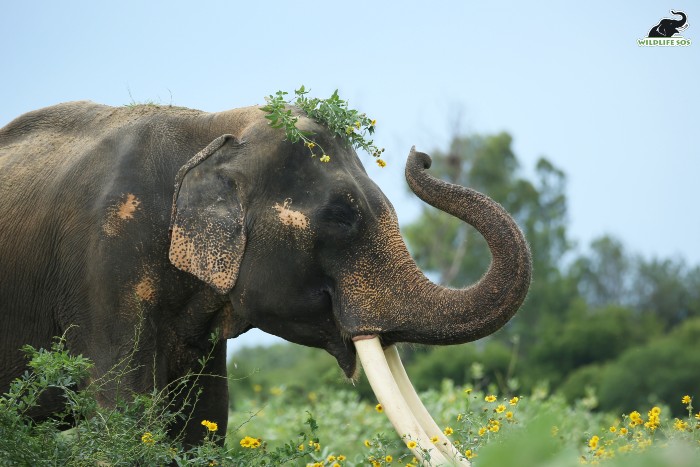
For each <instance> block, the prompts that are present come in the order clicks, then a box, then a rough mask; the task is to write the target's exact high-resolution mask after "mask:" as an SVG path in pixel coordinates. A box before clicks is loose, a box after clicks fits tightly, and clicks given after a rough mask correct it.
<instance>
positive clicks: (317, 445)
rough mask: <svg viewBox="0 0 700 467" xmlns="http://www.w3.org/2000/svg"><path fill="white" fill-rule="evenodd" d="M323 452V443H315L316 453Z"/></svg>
mask: <svg viewBox="0 0 700 467" xmlns="http://www.w3.org/2000/svg"><path fill="white" fill-rule="evenodd" d="M320 450H321V443H314V451H317V452H318V451H320Z"/></svg>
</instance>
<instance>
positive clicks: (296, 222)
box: [272, 198, 309, 230]
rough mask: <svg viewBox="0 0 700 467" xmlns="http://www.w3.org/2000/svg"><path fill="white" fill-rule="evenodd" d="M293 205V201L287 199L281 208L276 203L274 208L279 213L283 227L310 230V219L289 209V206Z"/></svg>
mask: <svg viewBox="0 0 700 467" xmlns="http://www.w3.org/2000/svg"><path fill="white" fill-rule="evenodd" d="M291 205H292V200H291V199H289V198H287V199H285V200H284V203H283V204H282V205H281V206H280V205H279V204H277V203H275V205H274V206H273V207H272V208H273V209H275V210H276V211H277V214H278V216H279V219H280V222H281V223H282V224H283V225H288V226H291V227H294V228H297V229H303V230H306V229H308V228H309V218H308V217H306V216H305V215H304V214H302V213H301V212H299V211H292V210H291V209H289V206H291Z"/></svg>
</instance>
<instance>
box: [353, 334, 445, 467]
mask: <svg viewBox="0 0 700 467" xmlns="http://www.w3.org/2000/svg"><path fill="white" fill-rule="evenodd" d="M353 343H354V344H355V348H356V349H357V355H358V356H359V357H360V361H361V362H362V367H363V368H364V370H365V374H366V375H367V380H368V381H369V384H370V386H371V387H372V391H374V395H375V396H376V397H377V400H378V401H379V403H380V404H382V406H383V407H384V411H385V412H386V415H387V417H388V418H389V421H390V422H391V424H392V425H393V426H394V429H395V430H396V432H397V433H398V434H399V436H401V437H402V439H404V440H406V441H408V440H412V441H415V442H416V443H417V446H416V447H415V448H413V449H411V452H413V455H415V456H416V458H417V459H419V461H420V462H421V463H422V464H423V465H430V466H439V465H449V464H450V462H449V461H448V460H447V459H445V457H444V456H443V455H442V453H441V452H440V451H439V450H438V449H431V448H432V443H431V442H430V437H429V436H428V435H427V434H426V433H425V430H423V428H422V427H421V425H420V423H418V421H417V420H416V417H415V416H414V415H413V413H411V410H410V408H409V407H408V403H407V402H406V401H405V400H404V398H403V396H402V394H401V391H400V390H399V387H398V385H397V384H396V381H394V378H393V376H392V374H391V371H390V370H389V365H388V364H387V361H386V357H385V356H384V352H383V351H382V345H381V344H380V342H379V338H378V337H374V338H371V339H363V340H355V341H354V342H353ZM423 449H429V453H430V454H429V460H428V458H426V453H425V451H423Z"/></svg>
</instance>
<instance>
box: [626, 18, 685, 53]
mask: <svg viewBox="0 0 700 467" xmlns="http://www.w3.org/2000/svg"><path fill="white" fill-rule="evenodd" d="M671 13H672V14H673V15H675V16H680V18H662V19H661V20H660V21H659V22H658V23H657V24H656V25H654V27H652V28H651V29H650V30H649V34H647V37H645V38H644V39H637V45H639V46H640V47H687V46H689V45H690V43H691V42H690V39H687V38H685V37H683V36H681V35H680V34H681V31H684V30H685V29H686V28H687V27H688V16H687V15H686V14H685V13H683V12H682V11H675V10H671Z"/></svg>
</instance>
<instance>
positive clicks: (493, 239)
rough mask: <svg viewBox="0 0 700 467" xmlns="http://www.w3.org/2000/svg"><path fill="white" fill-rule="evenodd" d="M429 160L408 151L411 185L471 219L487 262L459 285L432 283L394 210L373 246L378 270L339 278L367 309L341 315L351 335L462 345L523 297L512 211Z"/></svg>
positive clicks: (525, 260) (520, 243) (526, 274)
mask: <svg viewBox="0 0 700 467" xmlns="http://www.w3.org/2000/svg"><path fill="white" fill-rule="evenodd" d="M430 164H431V160H430V157H429V156H428V155H426V154H423V153H419V152H416V151H415V150H414V149H412V150H411V153H410V155H409V157H408V162H407V163H406V178H407V180H408V184H409V186H410V187H411V189H412V190H413V191H414V192H415V193H416V195H418V196H419V197H420V198H421V199H422V200H424V201H425V202H427V203H429V204H431V205H433V206H435V207H436V208H438V209H440V210H442V211H445V212H447V213H449V214H452V215H453V216H456V217H458V218H459V219H461V220H463V221H464V222H467V223H469V224H471V225H472V226H474V227H475V228H476V229H477V230H478V231H479V232H480V233H481V234H482V235H483V236H484V238H485V239H486V242H487V243H488V245H489V248H490V250H491V255H492V261H491V265H490V267H489V269H488V271H487V272H486V274H485V275H484V276H483V277H482V278H481V279H480V280H479V281H478V282H477V283H475V284H473V285H471V286H469V287H466V288H464V289H451V288H447V287H442V286H439V285H436V284H434V283H432V282H431V281H429V280H428V279H427V278H426V277H425V275H424V274H423V273H422V272H421V271H420V269H419V268H418V267H417V266H416V263H415V262H414V261H413V259H412V258H411V256H410V254H409V253H408V250H407V249H406V246H405V244H404V242H403V239H402V238H401V235H400V233H399V230H398V225H397V224H396V222H395V217H392V220H390V219H388V218H389V217H390V216H388V215H387V216H384V220H383V222H380V224H382V223H383V224H384V226H383V227H382V228H381V231H380V232H379V234H378V237H380V238H381V240H380V241H381V244H380V246H379V248H377V251H376V252H373V253H372V254H373V255H374V257H375V258H376V259H375V260H374V262H376V263H381V264H382V266H381V267H382V269H381V271H380V272H379V273H378V274H365V275H362V276H360V277H356V278H354V280H352V281H348V283H346V284H345V288H346V291H347V289H354V290H353V291H351V293H350V294H349V298H350V299H349V301H348V305H349V308H353V309H356V310H357V309H364V310H365V311H364V312H360V313H357V312H355V313H349V314H346V315H345V317H346V318H347V317H351V318H354V319H356V320H358V321H359V322H358V321H354V322H353V321H352V319H350V320H348V321H346V322H345V323H344V324H345V325H346V326H345V328H346V329H348V330H349V331H350V332H351V334H352V335H353V336H359V337H360V338H361V337H364V336H372V335H378V336H380V337H381V339H382V341H383V342H384V343H385V344H391V343H395V342H415V343H424V344H439V345H444V344H461V343H465V342H470V341H473V340H476V339H479V338H481V337H484V336H487V335H489V334H491V333H493V332H494V331H496V330H497V329H499V328H500V327H502V326H503V325H504V324H505V323H506V322H508V320H509V319H510V318H511V317H512V316H513V315H514V314H515V312H516V311H517V310H518V308H519V307H520V305H521V304H522V302H523V300H524V299H525V295H526V294H527V290H528V287H529V285H530V277H531V272H532V261H531V257H530V249H529V247H528V245H527V242H526V241H525V238H524V237H523V234H522V232H521V231H520V229H519V228H518V226H517V225H516V223H515V221H514V220H513V218H512V217H510V215H508V213H507V212H506V211H505V210H504V209H503V208H502V207H501V206H500V205H499V204H498V203H496V202H495V201H493V200H492V199H491V198H489V197H488V196H485V195H483V194H481V193H479V192H477V191H474V190H472V189H469V188H465V187H462V186H459V185H453V184H450V183H447V182H444V181H442V180H438V179H436V178H435V177H433V176H431V175H429V174H428V173H427V172H426V171H425V169H427V168H429V167H430ZM435 241H440V239H435ZM382 256H384V257H382ZM357 267H358V269H359V268H360V267H361V266H357ZM380 275H381V276H382V277H381V281H379V280H377V276H380ZM353 297H354V300H353ZM353 302H354V303H353ZM358 302H359V303H358ZM370 310H371V311H370Z"/></svg>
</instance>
